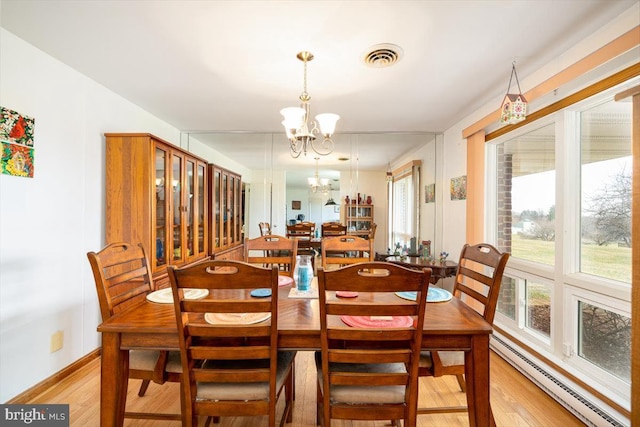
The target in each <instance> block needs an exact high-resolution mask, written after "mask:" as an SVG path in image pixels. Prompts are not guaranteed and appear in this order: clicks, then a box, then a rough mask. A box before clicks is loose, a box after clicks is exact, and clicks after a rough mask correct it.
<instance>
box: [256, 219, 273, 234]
mask: <svg viewBox="0 0 640 427" xmlns="http://www.w3.org/2000/svg"><path fill="white" fill-rule="evenodd" d="M258 228H260V235H261V236H266V235H268V234H271V224H269V223H268V222H260V223H258Z"/></svg>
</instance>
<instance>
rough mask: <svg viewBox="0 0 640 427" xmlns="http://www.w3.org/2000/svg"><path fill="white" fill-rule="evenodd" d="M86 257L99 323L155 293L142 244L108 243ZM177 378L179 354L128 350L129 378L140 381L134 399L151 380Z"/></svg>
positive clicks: (155, 415) (128, 414) (170, 416)
mask: <svg viewBox="0 0 640 427" xmlns="http://www.w3.org/2000/svg"><path fill="white" fill-rule="evenodd" d="M87 258H89V264H90V265H91V271H92V272H93V278H94V280H95V283H96V291H97V293H98V302H99V304H100V313H101V315H102V321H103V322H104V321H105V320H107V319H109V318H110V317H111V316H113V315H114V314H117V313H119V312H120V311H122V310H123V309H126V308H128V307H130V306H132V305H133V304H138V303H140V302H141V301H143V300H144V299H145V298H146V296H147V294H148V293H150V292H152V291H154V290H156V289H155V286H154V283H153V276H152V274H151V269H150V266H149V259H148V257H147V255H146V252H145V250H144V247H143V246H142V244H138V245H132V244H130V243H111V244H109V245H107V246H106V247H104V248H103V249H101V250H100V251H99V252H97V253H96V252H89V253H87ZM181 377H182V366H181V365H180V353H179V352H177V351H176V352H173V351H171V352H167V351H154V350H129V378H133V379H141V380H142V384H141V385H140V390H139V391H138V396H140V397H142V396H144V394H145V393H146V391H147V388H148V387H149V383H150V382H151V381H153V382H154V383H157V384H164V383H165V382H166V381H169V382H180V379H181ZM125 418H152V419H161V420H166V419H171V420H175V419H177V420H180V415H179V414H163V413H139V412H125Z"/></svg>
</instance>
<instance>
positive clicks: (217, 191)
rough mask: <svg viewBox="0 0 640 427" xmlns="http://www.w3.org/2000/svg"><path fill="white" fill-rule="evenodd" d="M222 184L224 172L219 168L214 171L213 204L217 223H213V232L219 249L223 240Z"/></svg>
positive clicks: (216, 247)
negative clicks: (221, 237)
mask: <svg viewBox="0 0 640 427" xmlns="http://www.w3.org/2000/svg"><path fill="white" fill-rule="evenodd" d="M221 185H222V174H221V173H220V171H219V170H215V171H214V172H213V198H214V201H213V203H214V205H213V209H214V210H213V212H214V217H215V223H214V224H212V226H213V233H214V235H215V239H216V240H215V248H214V249H218V248H220V245H221V240H220V236H221V234H222V215H221V213H222V191H221V190H222V189H221Z"/></svg>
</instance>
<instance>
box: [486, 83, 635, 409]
mask: <svg viewBox="0 0 640 427" xmlns="http://www.w3.org/2000/svg"><path fill="white" fill-rule="evenodd" d="M637 84H638V79H636V81H635V82H633V81H629V82H627V83H625V85H626V86H628V87H632V86H635V85H637ZM622 90H624V89H621V88H620V87H617V88H614V89H612V90H610V91H608V92H607V93H600V94H597V95H595V96H592V97H591V98H589V99H585V100H583V101H582V102H580V103H576V104H574V105H572V106H571V107H568V108H565V109H564V110H561V111H557V112H555V113H553V114H550V115H548V116H546V117H545V118H543V119H539V120H538V121H536V122H532V123H528V124H526V125H524V126H522V127H520V128H518V129H516V130H514V131H512V132H510V133H508V134H504V135H501V136H499V137H497V138H495V139H491V140H490V142H489V143H488V144H487V154H488V155H487V159H488V162H489V163H488V167H487V168H486V170H487V173H488V176H487V181H486V182H487V183H488V188H487V194H488V196H489V199H490V200H491V201H492V202H491V204H490V205H489V206H490V208H489V210H488V212H487V223H486V226H487V230H489V232H490V233H491V234H490V236H491V237H490V239H493V241H494V242H495V245H496V246H497V247H498V248H500V249H501V250H504V251H508V252H510V253H511V255H512V256H511V258H510V260H509V266H508V268H507V271H506V272H505V276H504V278H503V283H502V287H501V290H500V297H499V301H498V307H497V313H496V319H495V325H496V326H497V327H498V328H501V329H502V330H504V331H505V332H507V333H508V334H509V335H510V336H512V337H515V338H516V339H517V340H518V341H520V342H521V343H523V344H525V345H528V346H530V347H531V348H534V349H535V350H536V351H538V352H539V354H541V355H542V356H543V357H546V358H548V359H549V360H552V361H562V362H561V363H560V366H562V364H565V366H564V368H565V369H566V370H567V371H568V372H571V373H572V374H575V373H576V372H578V373H579V375H578V376H579V377H580V379H581V380H582V381H583V382H584V383H586V384H589V385H592V386H593V389H594V390H611V391H613V392H614V393H615V395H616V396H615V398H614V399H615V400H618V401H621V399H626V401H627V402H628V400H629V394H630V386H629V385H630V372H631V369H630V367H631V355H630V348H631V341H630V340H631V329H630V323H631V322H630V320H631V316H630V312H631V301H630V299H631V296H630V287H631V286H630V285H631V244H632V238H631V232H630V229H631V223H632V218H631V180H632V173H633V168H632V156H631V147H632V139H631V129H632V104H631V103H629V102H615V101H614V100H613V96H614V95H615V93H618V92H621V91H622ZM634 243H635V242H634ZM554 307H561V308H562V310H556V309H554Z"/></svg>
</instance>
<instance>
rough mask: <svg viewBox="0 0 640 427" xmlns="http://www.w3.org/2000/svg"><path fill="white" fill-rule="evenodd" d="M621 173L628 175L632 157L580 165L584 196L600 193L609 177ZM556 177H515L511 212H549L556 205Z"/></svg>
mask: <svg viewBox="0 0 640 427" xmlns="http://www.w3.org/2000/svg"><path fill="white" fill-rule="evenodd" d="M622 170H625V171H626V172H627V173H631V170H632V163H631V156H627V157H619V158H617V159H612V160H606V161H602V162H594V163H590V164H587V165H583V167H582V171H583V173H582V188H583V192H584V194H585V195H588V194H594V193H595V192H597V191H599V190H600V189H602V188H603V187H604V185H605V184H606V183H607V182H608V181H609V178H611V177H613V176H615V175H617V174H619V173H620V172H621V171H622ZM555 175H556V173H555V171H547V172H541V173H535V174H530V175H524V176H520V177H517V178H514V179H513V183H512V189H511V195H512V200H511V202H512V209H513V211H514V212H522V211H523V210H535V211H537V210H542V211H543V213H545V214H546V213H548V212H549V208H550V207H551V206H553V205H555Z"/></svg>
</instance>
